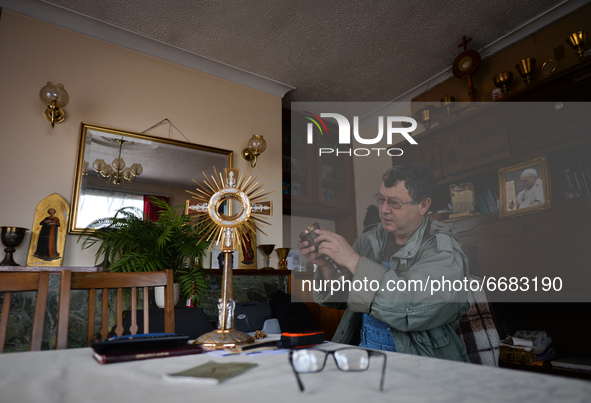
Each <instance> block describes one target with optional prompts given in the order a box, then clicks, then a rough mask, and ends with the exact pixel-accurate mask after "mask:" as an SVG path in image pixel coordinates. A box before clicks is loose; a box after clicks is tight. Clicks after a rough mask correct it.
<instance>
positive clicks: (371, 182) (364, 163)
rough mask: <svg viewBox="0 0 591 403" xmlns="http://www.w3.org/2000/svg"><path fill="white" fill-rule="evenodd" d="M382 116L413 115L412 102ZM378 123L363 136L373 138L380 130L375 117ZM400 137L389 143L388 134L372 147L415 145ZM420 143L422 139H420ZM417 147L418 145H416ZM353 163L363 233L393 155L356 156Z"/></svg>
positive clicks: (358, 212)
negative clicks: (395, 141) (365, 221)
mask: <svg viewBox="0 0 591 403" xmlns="http://www.w3.org/2000/svg"><path fill="white" fill-rule="evenodd" d="M380 115H382V116H411V112H410V104H407V105H405V106H402V105H400V108H396V109H388V110H385V111H384V113H383V114H380ZM374 120H375V122H376V123H374V124H372V125H370V126H368V127H366V128H365V129H362V130H361V133H360V134H361V137H363V138H373V137H375V136H376V133H377V132H378V123H377V122H378V121H377V118H376V119H374ZM423 130H424V128H423V127H422V126H421V125H419V127H418V128H417V129H416V130H415V131H414V132H413V133H412V135H413V136H415V135H417V134H420V133H421V132H422V131H423ZM397 137H400V141H399V142H398V143H396V144H393V145H388V144H387V142H386V136H384V138H383V140H382V142H381V143H379V144H376V145H375V146H373V145H372V147H376V148H384V149H387V148H390V147H396V148H401V149H402V150H403V151H404V150H406V149H408V147H413V146H410V145H409V144H408V142H406V140H404V139H403V138H402V136H396V137H394V139H396V140H397ZM419 144H420V140H419ZM415 147H416V146H415ZM353 164H354V166H355V206H356V208H357V232H358V233H359V234H361V233H362V232H363V219H364V218H365V213H366V211H367V206H369V205H370V204H375V203H374V199H373V197H372V196H373V195H374V194H376V193H378V192H379V191H380V184H381V183H382V175H383V174H384V172H386V171H387V170H388V168H390V167H391V166H392V157H390V156H388V155H386V154H380V156H372V157H354V161H353Z"/></svg>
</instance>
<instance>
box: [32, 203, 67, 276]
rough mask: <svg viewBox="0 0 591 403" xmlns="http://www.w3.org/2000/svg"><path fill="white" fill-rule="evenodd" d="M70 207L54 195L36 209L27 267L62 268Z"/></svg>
mask: <svg viewBox="0 0 591 403" xmlns="http://www.w3.org/2000/svg"><path fill="white" fill-rule="evenodd" d="M69 215H70V206H69V205H68V203H67V202H66V200H65V199H64V198H63V197H61V196H60V195H58V194H57V193H54V194H52V195H49V196H47V197H46V198H45V199H43V200H41V202H40V203H39V204H38V205H37V207H36V208H35V218H34V219H33V226H32V230H31V243H30V245H29V253H28V255H27V266H61V265H62V261H63V259H64V249H65V246H66V232H67V231H68V218H69Z"/></svg>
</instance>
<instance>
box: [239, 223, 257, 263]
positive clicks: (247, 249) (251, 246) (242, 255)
mask: <svg viewBox="0 0 591 403" xmlns="http://www.w3.org/2000/svg"><path fill="white" fill-rule="evenodd" d="M241 236H242V239H241V242H240V247H239V258H238V268H239V269H257V236H256V233H255V232H253V231H246V232H244V233H243V234H242V235H241Z"/></svg>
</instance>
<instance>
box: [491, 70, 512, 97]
mask: <svg viewBox="0 0 591 403" xmlns="http://www.w3.org/2000/svg"><path fill="white" fill-rule="evenodd" d="M512 82H513V73H511V72H510V71H501V72H500V73H499V74H497V75H496V76H494V77H493V83H494V84H495V87H497V88H500V89H501V92H502V93H503V94H507V93H508V92H509V86H510V85H511V83H512Z"/></svg>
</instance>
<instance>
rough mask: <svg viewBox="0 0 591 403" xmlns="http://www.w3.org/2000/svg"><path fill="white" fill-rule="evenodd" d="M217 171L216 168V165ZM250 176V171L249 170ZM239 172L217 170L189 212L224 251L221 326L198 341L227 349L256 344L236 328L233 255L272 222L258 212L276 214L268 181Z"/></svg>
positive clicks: (200, 189)
mask: <svg viewBox="0 0 591 403" xmlns="http://www.w3.org/2000/svg"><path fill="white" fill-rule="evenodd" d="M214 171H215V168H214ZM247 175H248V172H247ZM247 175H239V172H238V169H235V168H225V169H224V175H222V173H221V172H220V173H218V172H217V171H215V176H211V178H210V179H208V178H206V180H205V183H204V184H200V183H198V185H199V187H198V188H197V189H196V190H197V191H196V192H190V193H191V194H192V195H193V197H192V199H191V200H187V205H186V214H188V215H190V216H191V222H192V223H193V225H195V228H196V231H199V232H200V233H201V234H202V238H201V239H206V240H208V241H213V242H211V245H212V244H214V243H215V244H216V245H219V247H220V250H221V252H222V253H224V268H223V275H222V295H221V298H220V299H219V301H218V328H217V329H216V330H213V331H211V332H209V333H205V334H204V335H202V336H200V337H199V338H197V340H195V342H194V343H195V344H199V345H201V346H203V347H204V348H209V349H223V348H233V347H236V346H240V345H244V344H249V343H253V342H254V339H253V338H252V337H251V336H250V335H248V334H246V333H244V332H241V331H238V330H236V329H235V328H234V310H235V307H236V303H235V301H234V288H233V282H232V264H231V261H232V259H231V256H232V252H233V251H234V250H237V249H238V248H240V247H241V242H242V241H241V240H242V239H243V237H244V236H245V235H246V234H248V233H250V232H252V233H256V230H259V231H260V228H259V227H258V223H264V224H268V223H267V222H266V221H264V220H263V219H262V218H260V217H256V218H255V216H257V215H267V216H270V215H272V214H273V202H271V201H266V200H265V199H266V196H267V194H268V193H263V192H264V190H263V188H262V187H263V186H264V184H261V185H259V183H258V182H256V179H257V178H258V176H257V178H254V180H253V179H252V178H251V177H248V178H247Z"/></svg>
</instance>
